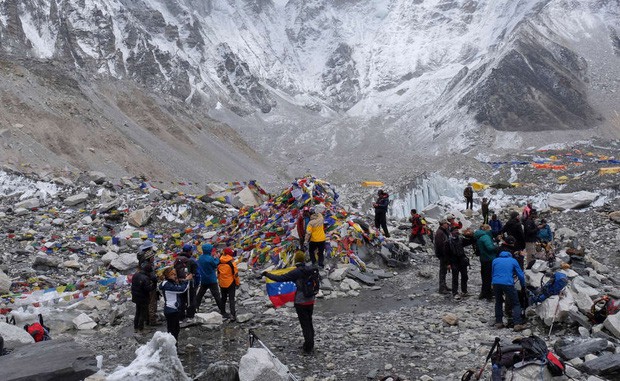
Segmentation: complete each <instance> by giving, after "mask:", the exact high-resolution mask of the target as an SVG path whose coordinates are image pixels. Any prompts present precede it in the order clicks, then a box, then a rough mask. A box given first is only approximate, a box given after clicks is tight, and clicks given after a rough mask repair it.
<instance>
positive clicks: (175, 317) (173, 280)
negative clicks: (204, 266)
mask: <svg viewBox="0 0 620 381" xmlns="http://www.w3.org/2000/svg"><path fill="white" fill-rule="evenodd" d="M187 277H188V278H189V279H191V278H192V274H188V275H187ZM188 289H189V284H188V282H187V281H181V280H179V278H178V277H177V272H176V270H175V269H174V267H166V268H165V269H164V281H163V282H162V283H161V284H160V285H159V290H160V291H161V293H162V294H163V296H164V316H165V317H166V328H167V331H168V333H170V334H171V335H172V336H174V339H175V340H176V346H177V348H178V347H179V332H181V324H180V323H181V320H182V319H181V310H180V308H181V303H182V302H181V300H180V298H179V296H180V295H184V294H186V293H187V290H188Z"/></svg>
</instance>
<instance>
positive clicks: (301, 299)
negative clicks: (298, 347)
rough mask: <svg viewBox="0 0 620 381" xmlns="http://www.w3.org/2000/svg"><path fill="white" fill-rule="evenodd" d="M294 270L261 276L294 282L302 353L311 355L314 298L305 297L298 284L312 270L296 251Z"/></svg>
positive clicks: (302, 254) (277, 280)
mask: <svg viewBox="0 0 620 381" xmlns="http://www.w3.org/2000/svg"><path fill="white" fill-rule="evenodd" d="M294 261H295V270H292V271H289V272H287V273H284V274H282V275H275V274H271V273H269V272H267V271H263V273H262V275H263V276H264V277H266V278H269V279H271V280H274V281H276V282H295V285H296V286H297V289H296V290H295V302H294V304H295V312H297V318H298V319H299V324H300V325H301V331H302V333H303V336H304V344H303V347H302V349H303V351H304V353H306V354H311V353H312V352H313V350H314V326H313V325H312V313H313V311H314V303H315V296H314V295H312V296H305V295H304V293H303V292H302V291H301V290H302V286H301V284H300V282H302V281H303V279H305V278H306V274H308V273H309V272H310V271H311V270H312V265H307V264H306V263H305V261H306V259H305V253H304V252H303V251H298V252H296V253H295V257H294Z"/></svg>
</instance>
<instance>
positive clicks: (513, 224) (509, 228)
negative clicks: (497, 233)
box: [502, 211, 525, 250]
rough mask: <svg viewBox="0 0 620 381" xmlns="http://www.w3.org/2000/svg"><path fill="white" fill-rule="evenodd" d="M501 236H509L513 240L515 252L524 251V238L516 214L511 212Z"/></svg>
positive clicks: (517, 214)
mask: <svg viewBox="0 0 620 381" xmlns="http://www.w3.org/2000/svg"><path fill="white" fill-rule="evenodd" d="M502 235H504V236H507V235H510V236H512V237H513V238H514V239H515V250H523V249H525V236H524V235H523V226H522V225H521V221H520V220H519V213H518V212H514V211H513V212H511V213H510V219H509V220H508V221H506V224H505V225H504V227H503V228H502Z"/></svg>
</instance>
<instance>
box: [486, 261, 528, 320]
mask: <svg viewBox="0 0 620 381" xmlns="http://www.w3.org/2000/svg"><path fill="white" fill-rule="evenodd" d="M492 268H493V270H492V281H491V283H492V284H493V293H494V294H495V328H498V329H499V328H504V327H505V326H504V322H503V318H504V311H503V308H504V299H506V301H510V303H511V304H512V321H513V322H514V324H515V326H514V330H515V332H519V331H523V330H524V329H525V328H526V326H525V324H522V321H521V305H520V304H519V297H518V295H517V290H516V288H515V284H514V278H513V277H514V275H516V276H517V278H518V279H519V283H521V289H523V290H524V289H525V276H524V274H523V270H521V267H520V266H519V263H517V261H516V260H515V259H514V258H513V257H512V254H510V253H509V252H507V251H502V252H501V253H499V256H498V257H497V258H495V259H494V260H493V264H492Z"/></svg>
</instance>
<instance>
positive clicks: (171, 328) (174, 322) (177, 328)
mask: <svg viewBox="0 0 620 381" xmlns="http://www.w3.org/2000/svg"><path fill="white" fill-rule="evenodd" d="M164 316H165V317H166V328H167V329H168V333H169V334H171V335H172V336H174V339H175V340H176V341H177V344H176V346H177V347H178V346H179V332H181V324H180V322H181V315H180V313H179V312H170V313H164Z"/></svg>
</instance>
